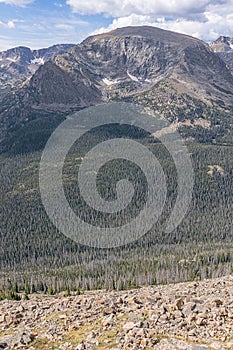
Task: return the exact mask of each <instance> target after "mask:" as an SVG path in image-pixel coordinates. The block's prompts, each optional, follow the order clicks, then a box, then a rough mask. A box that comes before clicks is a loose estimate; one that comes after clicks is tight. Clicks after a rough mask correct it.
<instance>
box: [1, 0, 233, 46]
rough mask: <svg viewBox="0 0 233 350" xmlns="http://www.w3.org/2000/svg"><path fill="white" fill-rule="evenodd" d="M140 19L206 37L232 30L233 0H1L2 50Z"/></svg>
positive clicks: (75, 37) (73, 39)
mask: <svg viewBox="0 0 233 350" xmlns="http://www.w3.org/2000/svg"><path fill="white" fill-rule="evenodd" d="M144 24H146V25H153V26H158V27H161V28H164V29H170V30H173V31H177V32H182V33H185V34H189V35H193V36H195V37H198V38H200V39H202V40H205V41H212V40H215V39H217V37H218V36H220V35H228V36H233V0H213V1H209V0H199V1H196V0H170V1H169V0H167V1H164V0H143V1H142V0H124V1H121V0H120V1H119V0H90V1H89V2H88V0H57V1H46V0H0V51H2V50H5V49H8V48H10V47H14V46H19V45H23V46H29V47H31V48H41V47H47V46H50V45H53V44H56V43H78V42H80V41H82V40H83V39H84V38H85V37H87V36H88V35H90V34H93V33H100V32H105V31H108V30H111V29H115V28H117V27H122V26H127V25H144Z"/></svg>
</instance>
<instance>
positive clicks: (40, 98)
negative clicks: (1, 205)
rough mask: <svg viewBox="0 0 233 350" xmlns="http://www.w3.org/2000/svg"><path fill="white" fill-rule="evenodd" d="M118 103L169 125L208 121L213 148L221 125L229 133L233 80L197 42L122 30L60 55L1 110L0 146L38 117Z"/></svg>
mask: <svg viewBox="0 0 233 350" xmlns="http://www.w3.org/2000/svg"><path fill="white" fill-rule="evenodd" d="M119 100H123V101H129V102H133V103H139V104H142V105H144V106H146V107H149V108H152V109H154V110H155V111H157V112H158V113H159V114H160V115H161V116H162V117H165V118H168V120H169V121H171V122H173V121H178V122H180V121H184V122H185V121H186V119H187V120H193V119H197V118H201V119H204V120H207V121H208V123H210V126H211V127H210V129H211V132H209V135H208V137H207V138H208V140H210V141H211V139H213V140H214V139H215V138H216V130H217V129H216V125H219V123H220V124H221V125H220V127H221V128H222V131H221V133H222V134H223V133H225V135H228V134H229V131H228V126H227V124H229V121H227V120H228V119H229V118H228V117H227V116H228V115H229V113H231V109H233V75H232V74H231V71H230V69H229V67H228V66H227V65H226V63H225V62H224V60H223V59H222V58H221V57H219V55H218V54H216V53H215V52H214V50H213V49H212V48H211V47H210V46H209V45H208V44H206V43H204V42H203V41H201V40H199V39H197V38H193V37H190V36H187V35H184V34H180V33H175V32H170V31H166V30H162V29H160V28H155V27H148V26H138V27H136V26H135V27H125V28H120V29H116V30H114V31H111V32H109V33H104V34H100V35H95V36H91V37H88V38H87V39H85V40H84V41H83V42H82V43H81V44H78V45H75V46H73V47H71V48H70V49H69V50H68V51H67V52H65V53H63V54H61V55H55V56H54V58H53V59H51V60H50V61H48V62H46V63H45V64H43V65H42V66H40V67H39V69H37V70H36V72H35V74H33V75H32V77H31V78H30V79H29V80H28V81H27V83H26V84H25V85H24V87H23V88H22V89H19V90H18V91H17V92H16V93H15V94H14V96H10V95H8V96H7V97H6V98H5V99H4V100H3V101H2V109H1V111H0V123H1V124H2V126H1V135H0V136H1V137H0V139H2V140H4V139H6V138H7V135H8V131H9V130H10V129H9V128H11V129H12V124H13V125H15V126H14V128H13V130H16V129H19V128H20V125H22V124H25V123H26V124H28V121H29V122H30V120H32V119H35V115H38V114H39V118H40V116H41V115H46V116H47V115H53V116H55V115H60V116H61V115H66V114H69V113H72V112H73V111H76V110H79V109H80V108H85V107H88V106H91V105H95V104H97V103H106V102H109V101H119ZM185 115H186V117H184V116H185ZM220 115H222V116H223V117H219V116H220ZM227 118H228V119H227ZM199 124H200V123H199ZM223 124H224V125H223ZM200 125H201V124H200ZM202 125H204V124H202ZM229 125H230V124H229ZM192 128H193V126H192ZM218 128H219V126H218ZM186 129H187V128H186ZM226 129H227V130H226ZM10 132H11V130H10ZM230 132H231V131H230ZM206 133H208V132H207V130H205V134H206ZM192 134H193V132H192ZM204 138H206V136H204ZM228 139H229V138H228Z"/></svg>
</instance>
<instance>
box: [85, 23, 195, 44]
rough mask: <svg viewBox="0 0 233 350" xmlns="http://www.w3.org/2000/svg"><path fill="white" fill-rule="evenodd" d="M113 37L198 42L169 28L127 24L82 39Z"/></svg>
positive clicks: (94, 39)
mask: <svg viewBox="0 0 233 350" xmlns="http://www.w3.org/2000/svg"><path fill="white" fill-rule="evenodd" d="M113 37H141V38H145V39H150V40H153V41H156V40H163V41H168V42H177V43H178V42H179V43H180V41H181V40H188V41H190V40H192V41H193V42H200V40H199V39H196V38H193V37H191V36H188V35H185V34H180V33H175V32H172V31H169V30H164V29H161V28H158V27H153V26H128V27H123V28H117V29H114V30H112V31H110V32H107V33H102V34H97V35H93V36H90V37H88V38H87V39H85V40H84V41H83V43H88V42H91V41H96V40H101V39H111V38H113Z"/></svg>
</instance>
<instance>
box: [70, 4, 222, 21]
mask: <svg viewBox="0 0 233 350" xmlns="http://www.w3.org/2000/svg"><path fill="white" fill-rule="evenodd" d="M228 1H229V0H228ZM226 2H227V0H212V1H211V0H199V1H197V0H170V1H164V0H143V1H142V0H123V1H121V2H120V1H119V0H108V1H106V0H92V1H80V0H67V1H66V3H67V5H70V6H71V7H72V9H73V11H74V12H78V13H82V14H105V15H107V16H112V17H119V16H130V15H131V14H137V15H158V16H160V15H163V16H169V15H172V16H174V15H176V16H183V15H186V16H188V15H189V14H194V13H203V12H204V11H205V9H206V8H207V7H208V6H209V5H213V4H219V3H221V4H224V3H226Z"/></svg>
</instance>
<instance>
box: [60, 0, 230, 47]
mask: <svg viewBox="0 0 233 350" xmlns="http://www.w3.org/2000/svg"><path fill="white" fill-rule="evenodd" d="M67 3H69V4H70V5H71V6H72V7H73V10H74V11H80V12H81V11H82V12H85V13H92V14H94V13H104V14H106V15H111V16H113V17H115V18H113V20H112V23H111V24H110V25H109V26H108V27H107V28H100V29H99V30H97V31H95V34H97V33H102V32H107V31H109V30H113V29H116V28H120V27H125V26H135V25H151V26H156V27H160V28H162V29H168V30H172V31H176V32H180V33H184V34H188V35H192V36H195V37H197V38H200V39H202V40H205V41H212V40H215V39H217V37H219V36H220V35H227V36H233V0H218V1H211V2H210V1H207V0H201V1H199V2H198V1H193V0H190V1H187V0H181V1H178V0H174V1H170V3H168V2H165V1H164V0H163V1H161V0H156V1H154V0H144V1H141V0H140V1H138V0H135V1H133V0H125V1H122V6H121V4H119V2H118V0H111V1H109V2H106V1H96V6H95V1H93V2H92V3H91V5H92V6H91V7H90V6H89V4H88V3H81V2H79V1H76V0H67ZM110 3H111V4H112V6H113V7H112V8H110V7H111V6H110ZM116 3H117V6H118V8H117V7H116V6H115V5H116ZM114 6H115V7H114ZM89 7H90V8H89ZM130 11H131V12H130ZM118 13H119V15H118Z"/></svg>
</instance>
